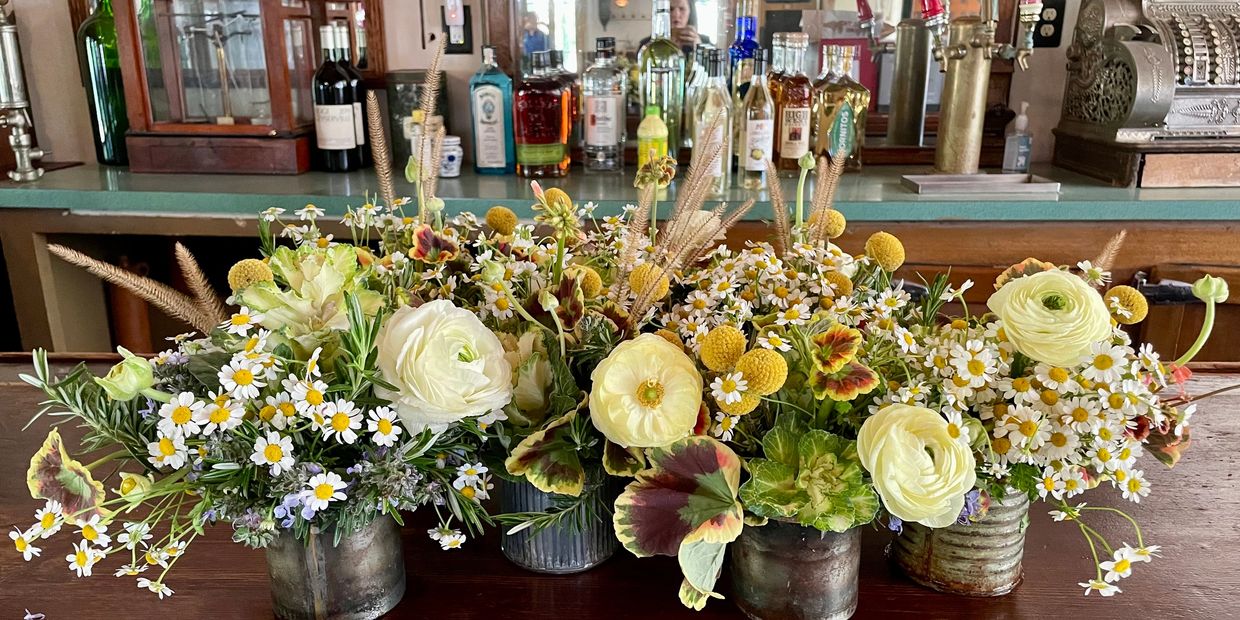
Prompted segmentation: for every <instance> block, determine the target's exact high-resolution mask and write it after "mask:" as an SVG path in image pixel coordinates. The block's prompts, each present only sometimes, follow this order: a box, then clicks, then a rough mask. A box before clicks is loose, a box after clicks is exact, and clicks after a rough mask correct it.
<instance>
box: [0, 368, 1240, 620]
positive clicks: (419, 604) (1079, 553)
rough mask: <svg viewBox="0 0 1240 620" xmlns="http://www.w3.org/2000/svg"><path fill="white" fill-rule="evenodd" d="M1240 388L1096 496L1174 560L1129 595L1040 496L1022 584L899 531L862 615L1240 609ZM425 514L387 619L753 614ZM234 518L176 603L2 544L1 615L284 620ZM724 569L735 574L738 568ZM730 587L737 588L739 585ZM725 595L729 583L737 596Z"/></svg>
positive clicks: (871, 545)
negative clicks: (984, 585)
mask: <svg viewBox="0 0 1240 620" xmlns="http://www.w3.org/2000/svg"><path fill="white" fill-rule="evenodd" d="M21 370H22V369H21V368H20V366H18V365H13V364H3V365H0V402H3V403H4V404H5V405H6V406H5V407H3V409H0V526H3V527H4V529H5V531H8V530H10V529H11V526H14V525H16V526H19V527H27V526H29V524H30V523H31V522H32V519H33V514H34V510H35V509H36V507H38V506H40V505H41V502H36V501H34V500H32V499H30V497H29V494H28V493H27V491H26V485H25V482H24V478H25V470H26V467H27V464H28V459H29V457H30V455H31V454H33V452H34V451H35V450H36V449H37V447H38V445H39V443H40V442H41V440H42V439H43V437H44V435H45V432H46V424H45V423H43V422H42V421H40V423H38V424H35V425H34V426H32V427H31V428H30V429H29V430H27V431H25V432H22V430H21V428H22V426H23V425H25V423H26V421H27V420H28V418H29V416H30V414H31V412H33V411H34V409H35V406H36V404H37V403H38V401H39V400H40V394H39V393H37V392H35V391H34V390H33V389H31V388H29V387H28V386H26V385H25V384H23V383H20V382H18V381H17V380H16V373H17V372H19V371H21ZM1236 382H1240V375H1205V374H1199V375H1198V376H1197V378H1196V379H1195V380H1194V386H1193V387H1194V392H1197V393H1201V392H1205V391H1208V390H1209V389H1211V388H1217V387H1222V386H1224V385H1228V384H1231V383H1236ZM1238 409H1240V392H1232V393H1229V394H1225V395H1223V396H1220V397H1217V398H1214V399H1211V400H1208V401H1203V402H1202V404H1201V406H1200V408H1199V411H1198V413H1197V416H1196V417H1195V418H1194V422H1195V423H1196V426H1195V434H1194V440H1193V446H1192V449H1191V450H1189V452H1188V454H1187V455H1186V456H1185V458H1184V460H1183V461H1182V462H1181V464H1180V465H1179V466H1177V467H1176V468H1175V469H1174V470H1167V469H1166V468H1165V467H1163V466H1162V465H1161V464H1159V463H1157V462H1156V461H1154V460H1153V459H1152V458H1150V457H1145V458H1146V459H1147V462H1146V463H1145V469H1146V472H1147V474H1149V479H1150V481H1151V483H1152V485H1153V493H1152V494H1151V495H1150V497H1149V498H1147V499H1146V500H1145V501H1142V502H1141V504H1140V505H1136V506H1134V505H1125V504H1128V502H1126V501H1124V500H1122V499H1120V498H1119V496H1118V495H1119V494H1118V493H1114V494H1112V493H1110V492H1107V491H1102V492H1099V493H1096V494H1094V495H1091V496H1089V497H1087V498H1086V501H1088V502H1089V503H1090V504H1091V505H1116V506H1122V507H1123V508H1125V509H1126V510H1128V512H1129V513H1130V514H1132V515H1133V516H1134V517H1136V518H1137V519H1138V521H1139V522H1140V523H1141V524H1142V525H1143V526H1144V527H1143V531H1144V533H1145V536H1146V542H1147V543H1148V544H1158V545H1161V546H1162V548H1163V556H1164V557H1162V558H1159V559H1155V560H1154V562H1153V563H1151V564H1142V565H1139V566H1138V567H1137V569H1136V570H1135V571H1134V574H1133V576H1132V577H1129V578H1128V579H1125V580H1123V582H1122V583H1121V584H1120V585H1121V587H1122V588H1123V590H1124V593H1123V594H1121V595H1117V596H1114V597H1112V598H1102V597H1099V596H1096V595H1090V596H1089V597H1085V596H1083V595H1082V592H1083V590H1082V589H1081V588H1079V587H1077V585H1076V584H1077V582H1078V581H1085V580H1087V579H1088V578H1090V577H1092V576H1093V568H1092V566H1091V564H1090V560H1089V551H1088V548H1087V546H1086V544H1085V541H1084V540H1083V539H1081V537H1080V534H1079V533H1078V531H1077V529H1076V527H1075V526H1073V525H1072V524H1067V523H1054V522H1052V521H1051V519H1050V517H1049V516H1047V510H1048V508H1047V507H1046V506H1044V505H1042V504H1035V506H1034V509H1033V511H1032V512H1031V525H1030V528H1029V535H1028V539H1027V542H1026V547H1025V578H1024V581H1023V583H1021V585H1020V586H1019V587H1018V588H1017V589H1016V591H1015V592H1013V593H1012V594H1010V595H1008V596H1004V597H999V598H995V599H969V598H963V597H956V596H948V595H943V594H938V593H935V592H931V591H929V590H926V589H923V588H921V587H918V586H916V585H915V584H913V583H912V582H910V581H908V580H907V579H905V578H904V577H902V576H901V575H900V574H899V573H897V572H895V571H894V570H893V569H892V568H891V567H890V565H889V564H888V562H887V561H886V559H885V558H884V555H883V547H884V545H885V544H886V543H887V541H888V540H889V538H890V535H889V534H887V533H886V532H881V531H874V530H868V529H867V531H866V532H865V538H864V545H863V549H862V561H861V598H860V606H859V608H858V610H857V615H856V616H855V617H856V618H862V619H868V618H884V619H885V618H897V619H899V618H927V619H938V618H979V619H980V618H986V619H1007V618H1013V619H1015V618H1031V619H1032V618H1039V619H1040V618H1052V617H1059V618H1073V617H1079V618H1085V617H1090V618H1094V617H1096V618H1117V619H1131V618H1167V619H1173V618H1174V619H1191V620H1196V619H1201V620H1216V619H1220V618H1240V525H1238V524H1237V520H1236V518H1235V515H1237V514H1240V476H1238V475H1237V472H1238V471H1240V449H1237V447H1238V446H1240V414H1238V412H1237V410H1238ZM427 520H428V519H427V515H426V513H423V514H420V515H415V516H414V518H413V519H411V520H410V525H409V527H408V528H406V530H405V532H404V539H405V555H406V557H407V564H406V566H407V569H408V592H407V593H406V595H405V598H404V600H403V601H402V602H401V604H400V606H399V607H397V608H396V610H395V611H394V612H393V613H392V614H390V615H389V617H396V618H435V619H436V620H448V619H458V618H460V619H472V618H512V619H524V618H531V619H533V618H539V619H542V618H547V617H563V618H574V619H575V618H641V619H643V620H644V619H652V618H672V617H676V618H700V619H702V620H707V619H713V618H740V617H742V616H741V614H740V612H739V611H737V609H736V608H735V607H734V606H733V605H732V604H731V603H730V602H729V601H728V600H723V601H712V602H710V603H709V604H708V605H707V607H706V609H705V610H704V611H702V612H698V613H697V614H694V613H693V612H690V611H687V610H685V609H683V608H682V607H681V606H680V603H679V602H678V600H677V598H676V589H677V587H678V586H679V584H680V575H679V571H678V569H677V566H676V563H675V560H674V559H673V558H654V559H646V560H638V559H636V558H634V557H633V556H632V555H630V554H629V553H628V552H627V551H624V550H623V549H621V550H620V551H619V552H618V553H617V554H616V556H615V557H613V558H612V559H611V560H609V561H608V562H607V563H605V564H603V565H602V566H600V567H598V568H596V569H594V570H591V571H589V572H587V573H583V574H580V575H575V576H544V575H535V574H531V573H527V572H524V571H522V570H520V569H518V568H517V567H515V566H514V565H512V564H510V563H509V562H508V561H507V560H506V559H505V558H504V557H503V555H501V553H500V550H499V536H498V535H497V534H494V533H491V534H489V535H487V536H486V537H484V538H482V539H480V540H471V541H469V542H468V543H467V544H466V545H465V547H464V548H463V549H461V550H459V551H451V552H443V551H440V550H439V549H438V545H437V544H436V543H433V542H431V541H430V540H429V539H427V537H426V535H425V529H426V521H427ZM1097 521H1098V522H1099V523H1101V524H1102V527H1101V528H1100V529H1101V530H1102V531H1103V532H1104V534H1105V535H1106V536H1107V537H1108V539H1111V540H1113V541H1125V540H1127V541H1129V542H1133V543H1135V541H1134V540H1131V538H1130V537H1129V536H1127V535H1123V532H1124V531H1125V530H1124V529H1123V528H1122V527H1121V526H1122V525H1124V523H1122V520H1121V519H1119V518H1118V517H1117V518H1115V519H1114V520H1111V519H1107V520H1105V521H1103V519H1101V518H1097ZM228 530H229V528H227V526H221V527H217V528H215V529H214V530H209V532H208V536H207V537H205V538H203V539H200V540H199V541H197V542H195V543H194V545H193V546H192V547H190V549H189V551H188V553H187V556H186V557H185V558H184V559H183V560H182V561H181V562H179V563H178V564H177V567H176V568H175V569H174V570H173V571H172V572H171V573H170V574H169V580H168V583H169V586H170V587H171V588H172V589H174V590H175V591H176V594H175V595H174V596H173V597H172V598H170V599H168V600H165V601H163V602H160V601H158V600H157V599H156V598H155V597H154V596H153V595H151V594H149V593H147V592H146V591H139V590H138V589H137V588H135V587H134V581H133V578H130V577H126V578H121V579H117V578H114V577H112V576H111V573H112V571H113V570H115V568H116V567H117V566H118V565H119V563H118V562H117V561H116V560H107V561H105V562H104V563H103V564H101V565H99V566H98V567H97V568H96V576H95V577H91V578H86V579H78V578H76V577H74V576H73V575H72V573H70V572H69V570H68V568H67V564H66V563H65V560H64V556H65V555H66V554H67V553H68V545H69V539H68V538H66V537H64V536H63V535H61V536H57V537H53V538H51V539H49V540H47V541H44V543H45V544H44V545H43V556H42V557H40V558H36V559H35V560H34V561H32V562H29V563H26V562H23V561H22V559H21V556H20V555H17V554H16V553H15V552H14V551H13V550H12V548H11V547H9V546H7V545H8V541H7V540H5V541H4V544H5V545H6V547H5V548H4V549H3V550H0V620H7V619H10V618H14V619H16V618H21V617H22V615H23V613H24V611H25V610H26V609H29V610H30V611H32V612H40V613H43V614H46V617H47V619H48V620H61V619H67V618H159V617H173V618H184V619H192V618H226V619H233V618H237V619H245V618H267V617H270V616H271V607H270V600H269V592H268V579H267V573H266V564H265V562H264V559H263V553H262V552H261V551H254V550H250V549H247V548H245V547H243V546H241V545H237V544H234V543H232V542H231V541H230V540H229V535H230V532H229V531H228ZM725 574H726V571H725ZM725 587H726V584H725ZM723 592H724V594H725V596H726V595H727V594H728V592H727V590H726V589H725V590H723Z"/></svg>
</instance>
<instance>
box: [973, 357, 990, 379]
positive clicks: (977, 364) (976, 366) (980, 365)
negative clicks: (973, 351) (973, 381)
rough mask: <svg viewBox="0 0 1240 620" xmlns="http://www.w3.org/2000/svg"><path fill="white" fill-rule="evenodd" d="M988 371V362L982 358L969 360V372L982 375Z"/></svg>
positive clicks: (978, 375)
mask: <svg viewBox="0 0 1240 620" xmlns="http://www.w3.org/2000/svg"><path fill="white" fill-rule="evenodd" d="M985 373H986V363H985V362H983V361H982V360H978V359H972V360H969V374H971V375H973V376H977V377H980V376H982V375H983V374H985Z"/></svg>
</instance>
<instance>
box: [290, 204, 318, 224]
mask: <svg viewBox="0 0 1240 620" xmlns="http://www.w3.org/2000/svg"><path fill="white" fill-rule="evenodd" d="M293 213H294V214H295V215H296V216H297V219H299V220H303V221H306V220H309V221H311V222H313V221H314V220H315V219H317V218H320V217H323V216H324V215H326V212H325V211H323V210H322V209H320V208H318V207H316V206H314V205H313V204H307V205H306V206H304V207H302V208H300V209H298V210H296V211H294V212H293Z"/></svg>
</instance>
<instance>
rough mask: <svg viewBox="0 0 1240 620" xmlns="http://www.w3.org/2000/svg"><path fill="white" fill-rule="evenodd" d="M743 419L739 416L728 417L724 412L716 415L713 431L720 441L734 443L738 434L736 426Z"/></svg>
mask: <svg viewBox="0 0 1240 620" xmlns="http://www.w3.org/2000/svg"><path fill="white" fill-rule="evenodd" d="M740 419H741V417H740V416H738V415H728V414H726V413H724V412H722V411H720V412H719V413H716V414H715V429H714V431H712V432H713V433H714V435H715V437H718V438H719V440H720V441H732V434H733V433H735V432H736V424H737V422H739V421H740Z"/></svg>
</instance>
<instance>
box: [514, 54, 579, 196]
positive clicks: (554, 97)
mask: <svg viewBox="0 0 1240 620" xmlns="http://www.w3.org/2000/svg"><path fill="white" fill-rule="evenodd" d="M531 56H532V59H531V63H532V64H531V66H532V71H531V75H530V76H529V77H527V78H525V79H523V80H521V83H520V84H519V85H518V86H517V90H516V92H515V93H514V94H513V122H514V125H515V129H516V150H517V174H519V175H521V176H523V177H562V176H564V175H566V174H568V163H569V153H568V133H569V121H570V120H571V118H572V112H571V111H570V110H569V104H570V103H571V101H570V99H571V98H572V95H571V94H570V93H569V91H568V89H566V88H564V85H563V82H561V80H560V79H559V78H558V77H556V76H555V75H552V74H551V53H550V52H547V51H541V52H534V53H533V54H532V55H531Z"/></svg>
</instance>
